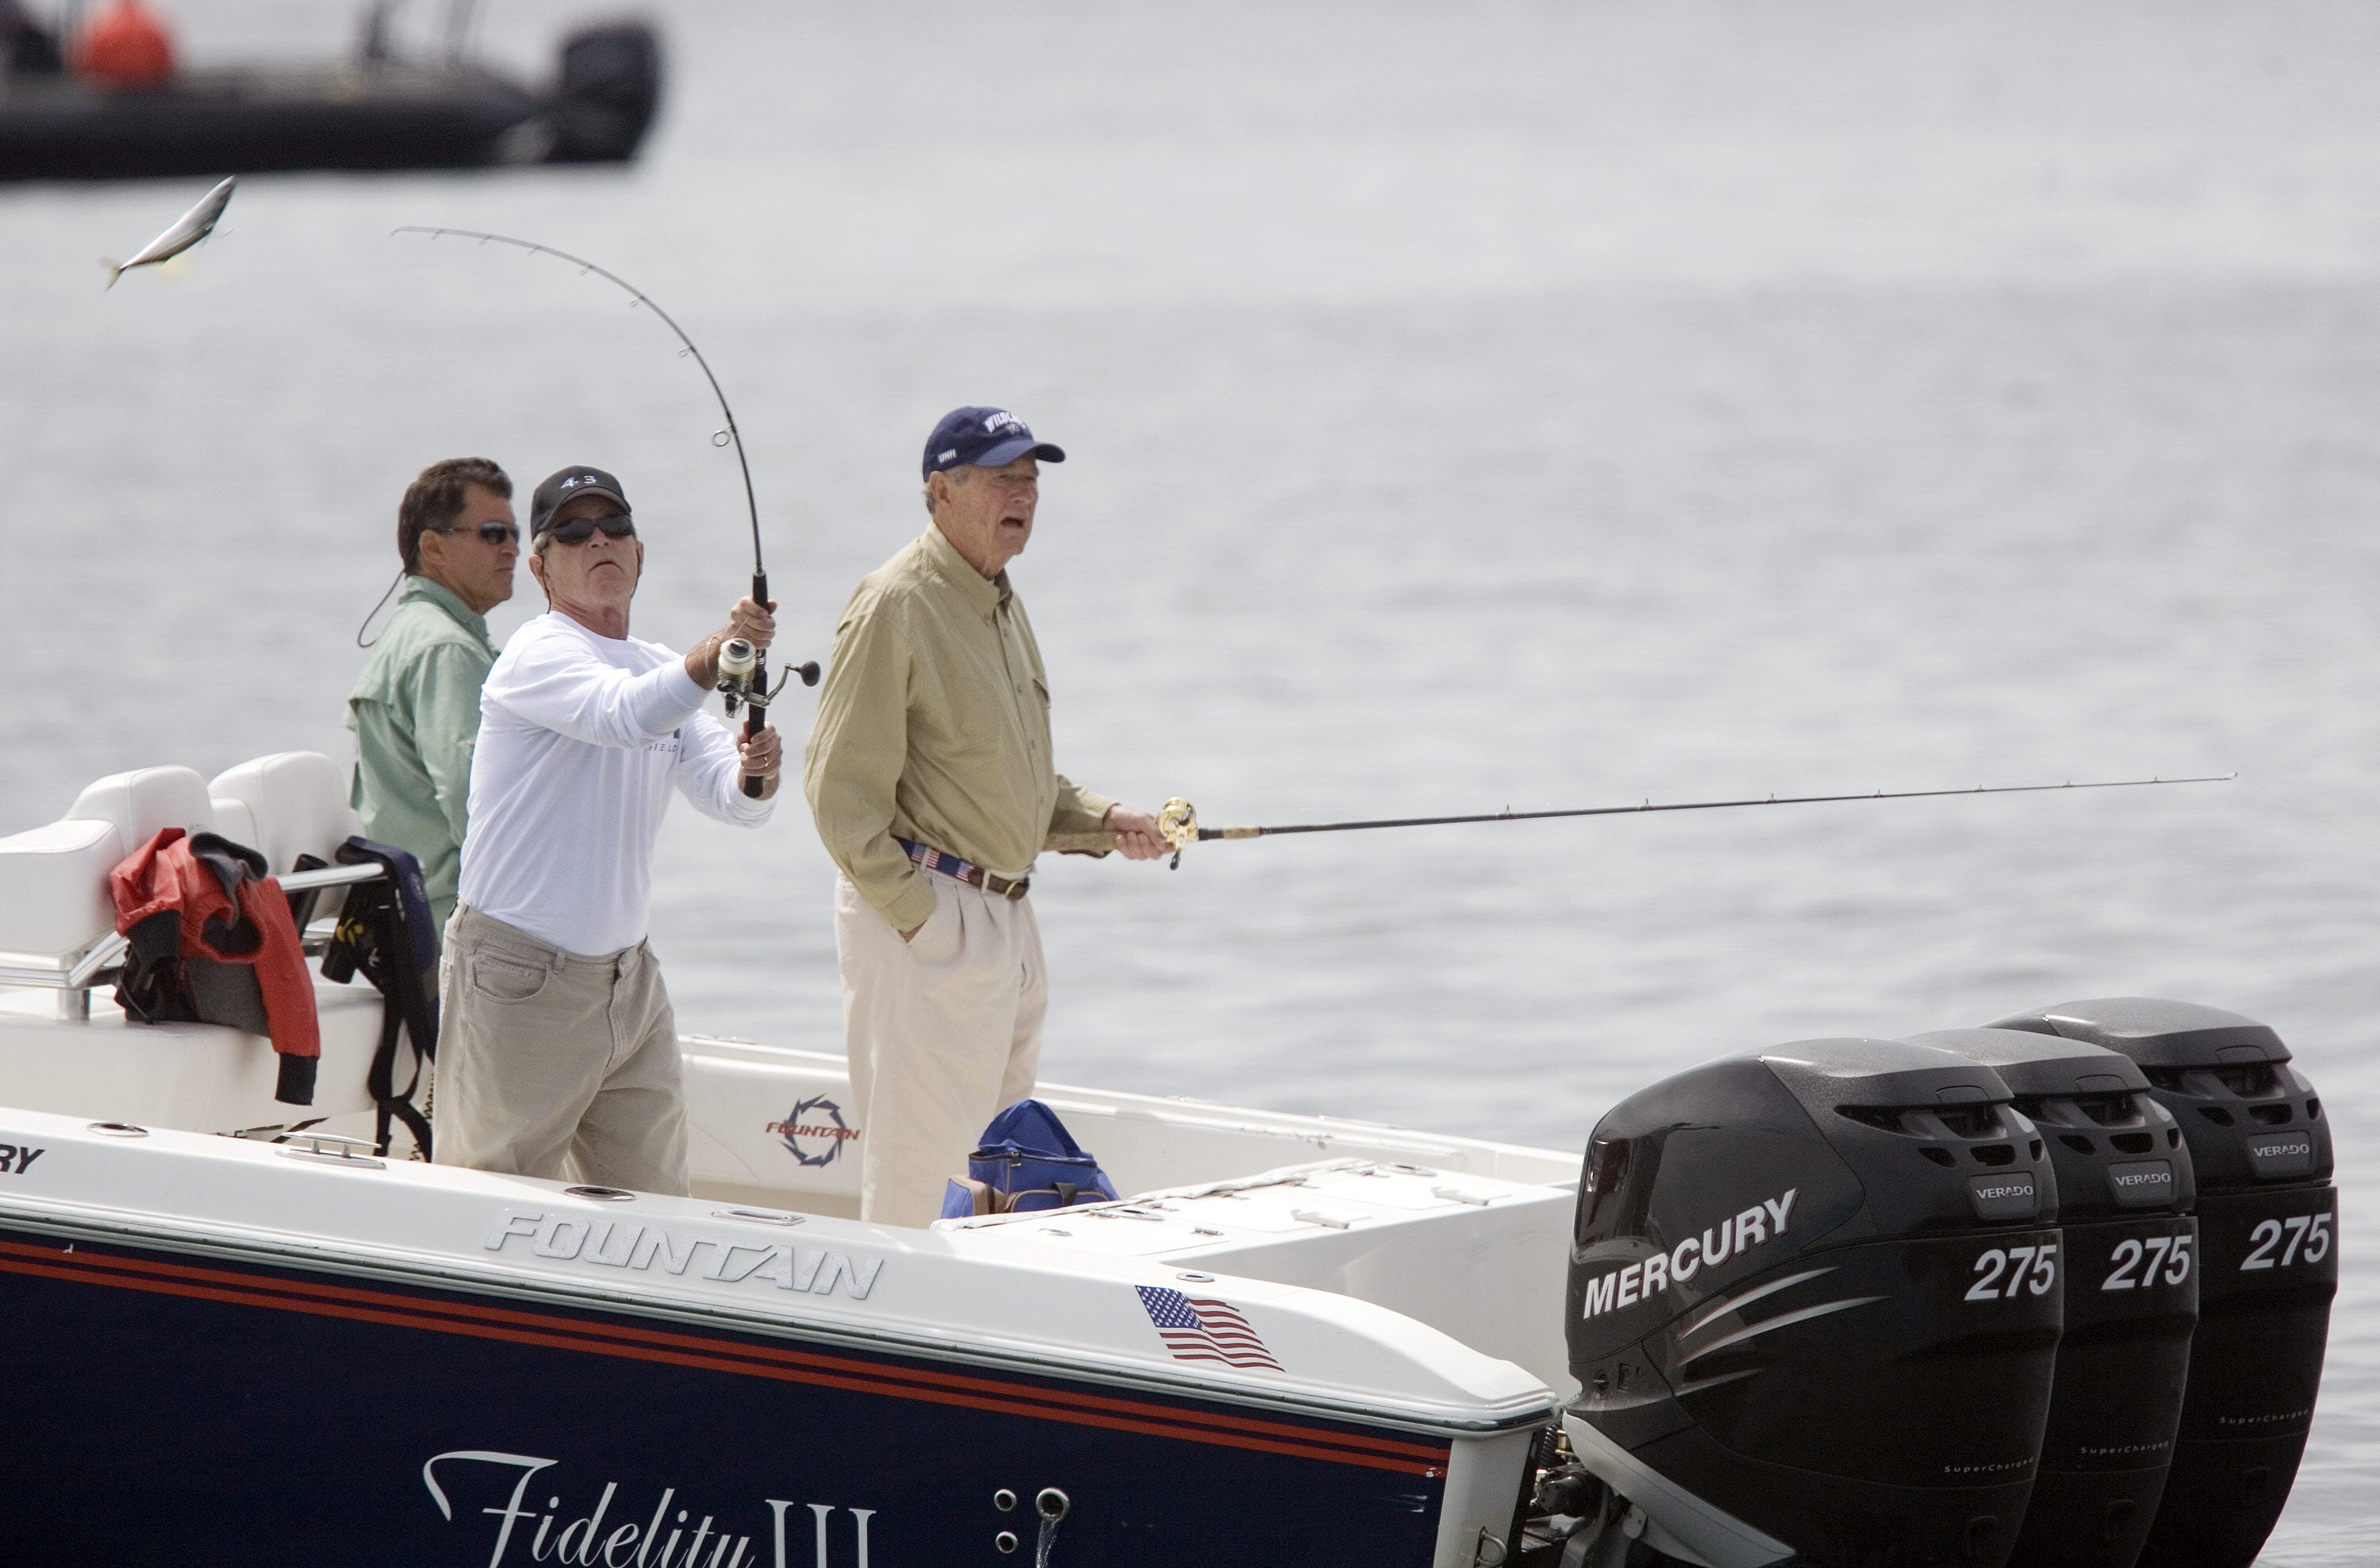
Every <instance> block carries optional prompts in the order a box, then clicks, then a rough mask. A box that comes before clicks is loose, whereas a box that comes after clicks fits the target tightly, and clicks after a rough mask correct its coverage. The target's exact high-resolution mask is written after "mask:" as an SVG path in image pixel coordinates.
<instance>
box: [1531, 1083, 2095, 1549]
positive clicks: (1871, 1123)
mask: <svg viewBox="0 0 2380 1568" xmlns="http://www.w3.org/2000/svg"><path fill="white" fill-rule="evenodd" d="M2055 1214H2056V1188H2055V1178H2054V1176H2053V1174H2052V1173H2051V1170H2050V1166H2049V1163H2048V1161H2047V1158H2046V1150H2045V1149H2044V1148H2043V1146H2042V1144H2041V1142H2040V1140H2039V1139H2038V1138H2037V1137H2036V1136H2035V1135H2034V1130H2033V1128H2032V1126H2031V1124H2028V1123H2027V1122H2026V1121H2025V1120H2024V1119H2023V1117H2022V1116H2021V1115H2020V1114H2018V1113H2017V1112H2015V1111H2014V1110H2013V1109H2012V1107H2011V1106H2010V1091H2009V1089H2008V1088H2007V1086H2006V1085H2005V1084H2003V1083H2002V1082H2001V1081H2000V1079H1999V1077H1998V1076H1997V1075H1996V1074H1994V1073H1993V1072H1992V1071H1991V1070H1990V1069H1989V1068H1987V1067H1984V1066H1981V1065H1979V1064H1975V1063H1973V1062H1970V1061H1966V1060H1962V1059H1961V1058H1959V1057H1956V1056H1952V1055H1950V1054H1949V1052H1946V1051H1937V1050H1933V1049H1931V1048H1928V1047H1925V1046H1920V1045H1911V1044H1907V1043H1905V1042H1900V1041H1891V1040H1870V1039H1827V1040H1810V1041H1803V1042H1801V1043H1798V1044H1794V1045H1786V1046H1779V1047H1778V1048H1776V1049H1775V1050H1772V1051H1763V1052H1759V1053H1756V1054H1754V1055H1750V1056H1744V1057H1737V1058H1732V1059H1730V1060H1726V1061H1721V1062H1715V1063H1710V1064H1706V1065H1705V1066H1701V1067H1697V1068H1694V1070H1692V1071H1690V1072H1687V1073H1682V1074H1681V1075H1679V1076H1676V1077H1673V1078H1670V1079H1669V1080H1667V1081H1666V1082H1663V1083H1660V1084H1658V1085H1655V1086H1654V1087H1653V1088H1648V1089H1645V1090H1644V1091H1643V1092H1641V1093H1639V1094H1636V1095H1633V1096H1632V1097H1630V1098H1629V1099H1628V1100H1623V1101H1621V1104H1620V1105H1618V1106H1617V1107H1615V1108H1614V1109H1613V1110H1612V1111H1611V1112H1609V1114H1607V1115H1606V1116H1605V1117H1604V1118H1603V1120H1602V1121H1601V1122H1600V1123H1599V1124H1597V1127H1596V1130H1595V1136H1594V1139H1593V1141H1592V1142H1591V1143H1590V1144H1589V1146H1588V1149H1587V1153H1586V1165H1585V1175H1584V1177H1583V1179H1582V1182H1581V1184H1580V1189H1579V1209H1578V1228H1577V1233H1576V1241H1575V1245H1574V1246H1573V1251H1572V1255H1571V1258H1572V1262H1571V1279H1570V1297H1569V1313H1570V1325H1569V1338H1570V1353H1571V1355H1570V1358H1571V1370H1572V1373H1573V1375H1574V1376H1575V1377H1577V1378H1578V1380H1579V1381H1580V1383H1581V1384H1582V1385H1583V1392H1582V1393H1581V1395H1580V1397H1579V1399H1578V1401H1577V1402H1576V1403H1575V1404H1573V1406H1572V1407H1571V1410H1570V1412H1569V1414H1568V1416H1566V1418H1565V1421H1564V1423H1563V1424H1564V1426H1565V1428H1567V1430H1568V1432H1569V1435H1570V1440H1571V1445H1572V1448H1573V1451H1574V1452H1575V1453H1577V1455H1578V1458H1579V1461H1580V1463H1582V1464H1583V1465H1585V1467H1586V1468H1587V1469H1588V1470H1590V1471H1593V1472H1594V1473H1595V1474H1596V1475H1597V1477H1599V1478H1600V1479H1601V1480H1602V1481H1603V1482H1604V1483H1605V1485H1607V1486H1608V1487H1609V1488H1610V1489H1611V1490H1612V1492H1614V1493H1615V1494H1617V1495H1618V1497H1620V1498H1622V1499H1625V1500H1626V1502H1627V1503H1629V1504H1633V1508H1632V1509H1630V1510H1629V1511H1628V1512H1627V1513H1626V1515H1625V1517H1624V1520H1623V1522H1622V1524H1621V1528H1622V1529H1623V1530H1625V1531H1626V1533H1628V1534H1629V1535H1630V1536H1631V1537H1633V1538H1635V1539H1637V1540H1640V1541H1641V1542H1642V1543H1643V1544H1644V1545H1645V1546H1649V1547H1651V1548H1654V1549H1656V1550H1662V1551H1666V1552H1668V1553H1669V1554H1670V1555H1672V1556H1677V1557H1682V1558H1686V1559H1688V1560H1690V1561H1700V1562H1708V1563H1711V1564H1714V1565H1715V1568H1757V1565H1762V1564H1768V1563H1776V1562H1784V1561H1786V1560H1787V1559H1788V1558H1791V1560H1792V1561H1793V1562H1795V1563H1796V1564H1797V1565H1801V1564H1807V1565H1810V1568H1884V1565H1890V1568H1925V1565H1931V1564H1939V1565H1942V1568H1998V1565H1999V1564H2002V1563H2004V1562H2007V1561H2008V1559H2009V1554H2010V1550H2011V1549H2012V1548H2013V1546H2014V1544H2015V1541H2016V1538H2017V1529H2018V1525H2019V1522H2020V1521H2021V1520H2022V1517H2023V1514H2024V1509H2025V1501H2026V1496H2027V1493H2028V1492H2029V1491H2030V1489H2031V1488H2032V1485H2033V1478H2034V1467H2035V1465H2036V1463H2037V1461H2038V1459H2039V1456H2040V1452H2041V1440H2042V1432H2043V1427H2044V1424H2045V1422H2046V1418H2047V1416H2048V1410H2049V1395H2050V1380H2051V1372H2052V1367H2053V1363H2054V1359H2055V1356H2056V1354H2057V1347H2058V1327H2059V1323H2060V1292H2059V1289H2058V1283H2059V1276H2060V1273H2061V1263H2062V1260H2061V1258H2060V1256H2059V1237H2058V1231H2057V1230H2056V1229H2055V1226H2054V1220H2055ZM1611 1512H1612V1511H1611V1510H1609V1509H1607V1511H1606V1513H1607V1516H1609V1514H1610V1513H1611ZM1618 1544H1619V1545H1621V1546H1625V1544H1626V1543H1625V1542H1621V1543H1618ZM1582 1559H1583V1561H1585V1562H1605V1561H1610V1562H1619V1561H1621V1555H1619V1554H1611V1553H1598V1552H1597V1551H1593V1550H1591V1551H1589V1552H1587V1553H1584V1554H1582ZM1564 1561H1566V1562H1567V1561H1569V1559H1568V1558H1567V1557H1565V1559H1564Z"/></svg>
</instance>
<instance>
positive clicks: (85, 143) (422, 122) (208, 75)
mask: <svg viewBox="0 0 2380 1568" xmlns="http://www.w3.org/2000/svg"><path fill="white" fill-rule="evenodd" d="M387 10H388V7H387V6H375V7H374V8H373V9H372V11H371V13H370V25H368V27H367V30H366V35H365V40H364V43H363V44H362V46H361V47H360V48H359V49H358V52H357V55H356V56H355V57H354V58H353V59H350V60H345V61H334V62H326V63H323V64H321V65H288V66H271V67H267V66H255V67H232V68H217V69H194V70H188V71H185V72H183V73H181V74H179V75H178V76H176V77H175V78H173V79H171V80H169V81H166V82H164V83H163V84H161V85H158V86H153V87H144V88H140V89H133V90H127V89H123V88H117V87H110V86H107V85H103V84H97V83H93V82H91V81H87V80H85V79H81V78H79V77H74V76H69V75H66V74H63V73H55V72H53V73H40V74H10V73H7V72H5V71H0V179H62V180H94V179H128V178H156V177H164V176H196V175H211V176H222V175H226V174H231V175H241V174H258V173H267V172H272V171H277V170H300V169H326V170H338V169H346V170H392V169H469V168H488V167H496V166H504V165H517V164H591V163H624V162H626V161H627V160H629V159H632V158H634V157H635V156H636V154H637V149H638V148H639V147H640V146H641V145H642V144H643V142H644V139H645V133H646V131H647V130H648V129H649V128H650V127H651V125H652V120H653V115H654V113H655V112H656V110H657V109H658V107H659V105H660V103H661V86H662V67H661V48H660V43H659V40H658V39H657V37H656V36H655V34H654V32H653V30H652V29H651V28H650V26H648V25H647V24H645V23H643V22H638V21H615V22H606V23H601V24H597V25H593V26H589V27H585V28H581V29H579V30H576V31H574V32H572V33H571V34H570V35H569V36H567V37H565V39H564V40H563V41H562V43H561V45H560V48H559V51H558V56H557V61H556V69H555V73H554V76H553V79H552V81H551V82H549V83H547V84H545V85H543V86H541V87H538V86H531V85H530V84H528V83H526V82H522V81H519V80H516V79H514V78H512V77H511V76H508V75H506V74H505V73H504V72H502V71H500V70H497V69H495V68H493V67H489V66H486V65H483V64H480V63H479V62H476V61H473V60H471V59H469V58H468V57H467V56H465V55H464V54H463V53H462V51H461V49H460V47H459V43H457V44H456V46H455V47H454V48H451V49H450V50H448V51H447V52H446V53H444V54H443V55H434V56H429V57H423V58H407V57H404V56H402V55H398V54H396V53H395V52H394V51H392V50H391V49H390V48H389V47H388V46H387V43H386V42H385V34H384V31H383V25H382V24H383V21H384V18H385V16H386V13H387ZM456 10H457V13H458V14H461V13H463V11H464V8H463V7H459V6H458V7H456ZM458 36H459V35H458Z"/></svg>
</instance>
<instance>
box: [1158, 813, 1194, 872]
mask: <svg viewBox="0 0 2380 1568" xmlns="http://www.w3.org/2000/svg"><path fill="white" fill-rule="evenodd" d="M1157 833H1158V836H1159V837H1160V838H1162V839H1164V840H1165V842H1166V843H1168V844H1170V845H1172V846H1173V858H1172V859H1171V860H1169V861H1167V862H1166V863H1165V869H1167V870H1169V871H1178V870H1180V869H1182V852H1183V851H1184V849H1187V848H1189V847H1190V845H1194V844H1196V843H1197V842H1198V808H1196V806H1193V805H1191V804H1190V803H1189V802H1188V801H1186V800H1184V799H1183V798H1182V797H1181V796H1178V795H1177V796H1174V797H1173V798H1172V799H1171V800H1169V801H1167V802H1166V803H1165V804H1164V805H1163V806H1162V807H1160V808H1159V809H1158V813H1157Z"/></svg>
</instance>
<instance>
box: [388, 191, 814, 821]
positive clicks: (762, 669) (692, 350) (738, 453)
mask: <svg viewBox="0 0 2380 1568" xmlns="http://www.w3.org/2000/svg"><path fill="white" fill-rule="evenodd" d="M400 234H424V235H428V236H429V237H431V239H441V238H443V237H446V236H448V235H452V236H454V237H455V238H457V239H476V240H478V241H479V242H480V244H482V245H509V246H511V247H512V248H513V249H516V250H521V251H525V252H527V253H528V254H529V255H531V256H551V257H553V259H554V260H555V261H567V262H569V263H570V264H571V265H572V266H574V267H577V269H578V270H579V272H580V273H581V274H582V275H583V274H585V273H594V274H595V275H596V276H597V277H599V278H601V279H602V280H603V281H604V282H606V283H609V284H612V285H613V286H616V287H618V288H620V289H623V290H625V292H626V293H627V295H628V298H629V304H628V308H629V309H630V310H635V309H636V308H637V306H639V305H641V306H643V307H644V308H645V309H646V310H650V311H651V312H652V313H653V314H654V315H655V316H656V317H658V318H659V319H660V321H661V323H662V325H663V326H665V327H667V328H669V330H670V332H671V334H672V335H674V337H676V339H677V340H678V342H679V343H680V344H681V345H683V347H682V348H681V350H680V357H681V358H689V359H693V360H694V362H695V364H696V366H697V367H698V368H699V369H700V370H701V371H702V379H703V380H704V381H706V382H708V383H710V395H711V396H712V397H714V398H716V399H717V400H718V402H719V417H720V418H721V419H723V420H725V421H726V424H725V426H724V428H723V429H721V430H718V431H714V432H711V437H710V444H712V445H713V446H733V447H734V448H735V467H736V469H737V470H738V471H739V472H740V473H741V474H742V475H743V477H744V512H745V515H746V517H748V518H750V520H751V524H752V599H753V602H756V603H759V604H766V603H768V602H769V570H768V567H767V566H765V565H762V563H761V560H760V503H759V500H758V499H757V498H756V497H755V496H754V494H753V492H752V464H751V462H750V460H749V459H747V457H746V456H744V432H742V431H741V430H739V429H737V428H736V424H735V409H734V408H732V407H728V403H727V394H726V392H725V391H724V390H723V389H722V387H721V386H720V384H719V378H718V377H717V376H715V375H713V374H712V373H711V371H710V360H708V359H704V358H703V357H702V350H701V349H699V348H698V347H696V346H694V339H693V338H691V337H688V336H687V335H686V329H685V328H684V327H682V326H680V325H678V324H677V320H676V318H675V317H674V316H672V315H671V314H670V313H669V312H668V311H667V310H662V308H661V306H660V304H659V303H657V302H656V301H655V300H654V298H653V297H652V296H651V295H650V294H647V293H646V292H645V291H644V290H643V289H641V288H638V287H637V286H636V285H635V284H633V283H630V282H629V281H628V280H627V279H626V278H624V277H622V276H621V275H620V274H619V273H615V272H613V271H611V270H610V269H609V268H606V267H601V266H598V265H597V264H596V263H594V262H592V261H589V260H587V258H586V257H584V256H574V255H572V254H571V253H570V252H569V251H567V250H556V249H554V248H553V246H551V245H540V244H538V243H537V242H536V241H535V240H531V239H516V238H514V237H512V236H510V235H505V234H488V233H486V232H484V231H482V230H480V229H468V228H435V227H431V226H429V225H423V224H407V225H403V226H402V227H399V228H396V229H394V230H391V231H390V235H389V237H390V238H392V239H394V238H395V237H396V236H397V235H400ZM366 619H370V617H366ZM738 640H739V641H740V639H738ZM736 662H737V664H738V666H739V668H738V669H737V671H736V672H735V673H733V674H729V675H724V676H723V677H722V680H721V682H720V687H719V689H720V692H721V693H722V696H724V697H725V699H726V702H727V713H728V716H729V717H730V718H733V717H735V710H736V709H737V708H738V707H739V706H741V707H742V708H744V710H745V719H744V733H745V734H746V735H759V733H760V729H761V726H762V725H764V724H765V723H768V707H769V703H770V702H771V699H774V698H775V697H776V695H777V691H776V690H771V688H770V686H769V661H768V655H767V653H766V652H765V651H764V650H759V649H753V650H751V662H750V663H749V664H745V663H744V662H743V660H742V659H741V658H740V657H739V658H738V659H737V661H736ZM787 675H799V676H801V678H802V684H803V685H804V686H816V685H818V681H819V667H818V664H817V662H815V661H813V662H807V663H803V664H796V665H795V666H794V667H793V668H792V669H791V670H788V671H786V672H784V674H783V675H780V676H779V677H778V682H777V690H782V689H783V687H784V681H785V677H786V676H787ZM763 787H764V785H763V784H762V781H761V780H760V779H759V778H758V777H755V776H753V775H750V774H747V775H746V777H745V780H744V793H745V794H746V795H747V796H752V797H754V798H755V799H757V798H759V794H760V791H761V789H762V788H763Z"/></svg>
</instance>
